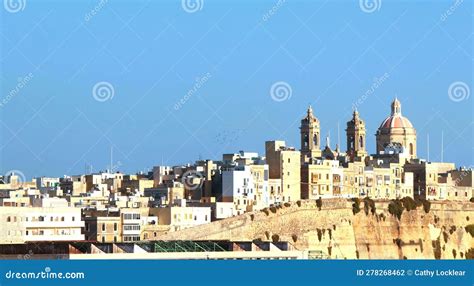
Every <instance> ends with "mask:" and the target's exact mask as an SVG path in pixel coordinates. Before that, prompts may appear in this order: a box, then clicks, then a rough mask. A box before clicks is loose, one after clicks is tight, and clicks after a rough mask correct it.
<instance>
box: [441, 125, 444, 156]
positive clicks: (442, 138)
mask: <svg viewBox="0 0 474 286" xmlns="http://www.w3.org/2000/svg"><path fill="white" fill-rule="evenodd" d="M443 157H444V131H443V130H441V163H443V162H444V158H443Z"/></svg>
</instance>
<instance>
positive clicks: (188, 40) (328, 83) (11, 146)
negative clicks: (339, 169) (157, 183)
mask: <svg viewBox="0 0 474 286" xmlns="http://www.w3.org/2000/svg"><path fill="white" fill-rule="evenodd" d="M190 2H193V1H190ZM194 2H195V3H194V4H196V3H197V6H192V4H193V3H184V4H183V2H182V1H133V2H132V1H113V0H110V1H103V2H101V1H67V4H66V1H33V0H26V1H20V2H19V3H20V5H22V6H20V8H18V7H13V6H6V5H4V7H1V8H3V9H2V12H1V30H0V32H1V35H0V36H1V37H0V41H1V45H0V48H1V50H0V56H1V57H0V61H1V62H0V68H1V78H0V80H1V89H0V91H1V96H0V100H1V102H2V106H1V107H0V119H1V125H0V131H1V133H0V134H1V137H0V148H1V149H0V172H1V173H5V172H7V171H9V170H20V171H22V172H23V173H24V174H25V175H26V176H27V177H28V178H30V177H33V176H43V175H44V176H48V175H49V176H62V175H64V174H78V173H83V172H84V169H85V165H86V164H91V165H92V166H93V170H94V171H98V170H101V169H102V170H103V169H106V168H107V167H108V165H109V164H110V163H109V162H110V148H111V146H113V150H114V151H113V154H114V155H113V164H114V165H115V167H116V168H118V169H119V170H122V171H125V172H136V171H139V170H146V169H147V168H149V167H152V166H153V165H158V164H161V163H162V162H163V163H165V164H182V163H187V162H193V161H195V160H197V159H199V158H203V159H204V158H211V159H220V158H221V154H222V153H229V152H236V151H238V150H247V151H257V152H260V153H263V150H264V142H265V141H266V140H273V139H281V140H286V141H287V142H288V144H289V145H292V146H295V147H298V148H299V147H300V146H299V129H298V127H299V120H300V119H301V118H302V117H303V115H304V114H305V111H306V108H307V106H308V104H310V103H311V104H312V106H313V109H314V111H315V114H316V116H317V117H318V118H319V119H320V121H321V127H322V134H323V135H327V134H329V133H330V134H331V144H332V145H333V147H334V145H335V144H336V143H337V141H338V123H339V126H340V128H339V129H340V141H341V143H342V144H341V145H342V146H341V147H342V149H343V150H345V148H346V146H345V145H346V144H345V134H344V129H345V124H346V121H347V120H349V118H350V114H351V110H352V106H353V105H354V104H355V103H356V102H358V101H359V102H360V100H361V99H362V101H361V103H360V104H357V105H358V109H359V112H360V115H361V117H362V118H363V119H364V120H365V121H366V126H367V129H368V132H367V133H368V135H367V147H368V150H369V152H371V153H373V152H375V136H374V134H375V132H376V130H377V128H378V125H379V124H380V123H381V122H382V121H383V119H384V118H385V117H386V116H387V115H388V114H389V113H390V102H391V101H392V100H393V98H394V97H395V96H398V98H399V99H400V100H401V102H402V105H403V108H402V112H403V114H404V115H405V116H407V117H408V118H409V119H410V120H411V122H412V123H413V124H414V126H415V128H416V129H417V132H418V155H419V156H420V157H423V158H426V157H427V148H426V147H427V136H428V134H429V137H430V159H431V160H433V161H439V160H440V153H441V152H440V151H441V134H442V133H444V145H445V153H444V160H445V161H451V162H456V164H457V165H466V166H468V165H472V164H473V145H474V144H473V127H474V126H473V98H472V97H473V96H472V94H471V93H472V89H473V84H472V83H473V70H472V66H473V65H472V64H473V55H472V47H473V36H472V34H473V28H472V27H473V23H472V19H473V17H472V16H473V7H472V5H473V4H472V2H470V1H464V2H462V3H460V4H457V5H456V4H455V3H456V2H455V1H436V2H435V1H433V2H430V1H387V0H382V1H372V4H374V5H375V6H370V5H369V4H370V3H369V4H367V5H365V4H364V2H362V3H361V2H359V1H338V2H336V3H334V2H328V1H280V2H278V1H239V2H238V1H210V0H204V1H197V2H196V1H194ZM368 2H371V1H368ZM364 5H365V6H364ZM196 7H197V9H195V8H196ZM384 75H387V77H386V79H385V80H383V82H380V81H379V80H378V81H379V84H378V85H377V86H376V88H374V81H377V80H376V79H380V77H383V76H384ZM101 82H106V83H107V84H106V88H107V87H108V88H109V90H105V93H96V94H95V95H96V96H95V97H94V94H93V88H94V86H95V85H96V84H98V83H99V85H98V86H97V87H99V86H100V83H101ZM277 82H283V83H285V85H286V86H287V87H288V86H289V88H290V89H291V93H287V94H283V96H285V95H286V97H283V98H280V99H282V100H281V101H277V100H274V99H273V98H272V96H271V94H270V90H271V87H272V85H274V84H275V83H277ZM453 84H454V86H452V85H453ZM450 86H452V92H451V94H450V93H449V91H448V90H449V88H450ZM110 87H112V88H113V96H112V93H107V92H110V91H111V89H110ZM99 90H101V91H104V90H102V89H99ZM367 90H373V93H372V94H370V95H369V96H364V94H366V92H367ZM12 91H14V94H13V95H11V94H12ZM286 91H288V89H287V90H286ZM280 95H281V94H280ZM290 95H291V96H290ZM450 95H451V96H450ZM97 99H99V100H97Z"/></svg>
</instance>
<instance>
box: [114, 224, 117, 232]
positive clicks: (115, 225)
mask: <svg viewBox="0 0 474 286" xmlns="http://www.w3.org/2000/svg"><path fill="white" fill-rule="evenodd" d="M114 231H117V223H114Z"/></svg>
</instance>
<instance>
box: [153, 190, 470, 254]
mask: <svg viewBox="0 0 474 286" xmlns="http://www.w3.org/2000/svg"><path fill="white" fill-rule="evenodd" d="M388 203H389V202H377V203H376V214H374V215H373V214H371V213H370V212H369V214H368V215H366V214H365V212H364V210H363V202H361V208H362V211H361V212H359V213H358V214H356V215H354V214H353V212H352V202H350V201H347V200H342V199H333V200H323V203H322V206H321V209H320V210H319V208H318V206H317V203H316V201H315V200H305V201H299V202H295V203H291V204H285V205H282V206H281V207H278V208H277V207H275V208H269V209H265V210H263V211H257V212H252V213H246V214H244V215H241V216H236V217H232V218H228V219H225V220H221V221H217V222H213V223H210V224H206V225H202V226H198V227H194V228H190V229H185V230H182V231H178V232H170V233H168V234H166V235H164V236H162V237H160V239H162V240H232V241H239V240H241V241H249V240H262V241H272V240H281V241H288V242H290V243H292V244H293V246H294V248H295V249H298V250H310V251H322V252H323V253H324V254H326V255H327V256H329V257H331V258H334V259H343V258H347V259H357V258H359V259H404V258H407V259H435V258H442V259H455V258H456V259H463V258H464V255H465V253H466V251H468V250H469V249H471V248H473V247H474V239H473V238H472V237H471V235H470V234H469V233H467V231H466V230H465V227H466V226H467V225H469V224H473V223H474V204H473V203H468V202H433V203H432V204H431V210H430V212H429V213H425V211H424V210H423V208H422V207H419V208H418V209H417V210H413V211H409V212H408V211H404V212H403V214H402V216H401V219H400V220H398V219H397V218H396V217H394V216H392V215H391V214H389V212H388Z"/></svg>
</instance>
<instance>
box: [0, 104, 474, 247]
mask: <svg viewBox="0 0 474 286" xmlns="http://www.w3.org/2000/svg"><path fill="white" fill-rule="evenodd" d="M320 128H321V123H320V120H319V119H318V118H317V117H316V116H315V114H314V110H313V108H312V107H311V106H309V107H308V109H307V111H306V115H305V116H304V117H303V118H302V119H301V122H300V127H299V131H300V138H301V146H300V149H299V150H298V149H297V148H295V147H291V146H287V145H286V143H285V141H278V140H274V141H266V142H265V154H263V155H260V154H258V153H255V152H246V151H239V152H238V153H230V154H223V155H222V160H219V161H213V160H209V159H205V160H199V161H196V162H195V163H194V164H188V165H180V166H163V165H161V166H155V167H154V168H153V170H151V171H150V172H147V173H137V174H124V173H121V172H120V171H118V170H114V171H113V172H108V171H106V172H99V173H91V174H82V175H74V176H64V177H38V178H35V179H34V180H32V181H22V180H21V178H20V177H19V176H18V175H15V174H12V175H10V176H6V177H5V176H4V177H2V178H1V179H2V180H1V183H0V221H2V224H6V227H4V228H2V230H1V231H0V243H1V242H2V241H3V242H10V243H12V242H20V243H21V242H31V241H42V240H58V241H69V240H92V241H97V242H102V243H107V242H117V243H118V242H125V243H132V242H138V241H142V240H159V238H160V236H162V235H165V234H166V233H169V232H175V231H180V230H183V229H186V228H190V227H194V226H198V225H202V224H208V223H210V222H212V221H216V220H223V219H226V218H230V217H234V216H239V215H242V214H245V213H248V212H253V211H258V210H264V209H267V208H269V207H275V206H281V205H282V204H287V203H292V202H293V203H294V202H296V201H300V200H320V199H333V198H342V199H354V198H365V197H370V198H371V199H375V200H394V199H401V198H404V197H410V198H415V199H422V200H441V201H443V200H455V201H472V200H473V198H474V182H473V176H472V173H473V169H472V168H470V169H463V168H460V167H459V168H458V167H456V165H455V164H453V163H445V162H428V161H426V160H423V159H420V158H419V157H418V156H417V152H416V150H417V146H416V145H417V138H416V136H417V135H416V129H415V127H414V126H413V125H412V124H411V122H410V120H409V119H408V118H407V117H404V116H403V115H402V104H401V102H400V101H399V100H398V99H397V98H395V99H394V100H393V102H392V104H391V112H390V114H389V115H388V117H386V118H385V119H384V120H382V121H381V124H380V127H379V129H378V131H377V133H376V138H375V139H376V141H377V146H378V150H377V152H376V153H375V154H371V152H369V151H368V150H367V149H366V136H367V134H366V129H365V122H364V120H363V119H362V116H361V115H360V114H359V112H358V111H357V110H354V112H353V115H352V118H351V119H350V120H349V121H348V122H347V128H346V139H347V146H346V151H345V152H344V151H342V150H341V147H340V146H338V144H336V146H335V148H332V147H331V143H330V140H329V137H327V138H326V144H325V146H324V147H323V145H322V144H321V129H320Z"/></svg>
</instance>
